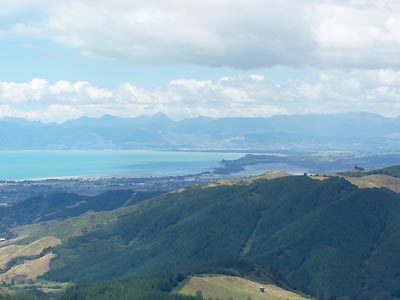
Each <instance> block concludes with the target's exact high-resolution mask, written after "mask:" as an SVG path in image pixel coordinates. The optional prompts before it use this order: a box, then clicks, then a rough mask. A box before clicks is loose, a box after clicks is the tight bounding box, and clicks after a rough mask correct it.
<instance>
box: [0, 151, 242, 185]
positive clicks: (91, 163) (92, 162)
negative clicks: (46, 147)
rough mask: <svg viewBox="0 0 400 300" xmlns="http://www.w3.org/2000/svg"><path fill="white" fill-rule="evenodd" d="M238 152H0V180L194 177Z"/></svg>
mask: <svg viewBox="0 0 400 300" xmlns="http://www.w3.org/2000/svg"><path fill="white" fill-rule="evenodd" d="M241 156H243V154H240V153H218V152H169V151H168V152H167V151H165V152H164V151H0V179H1V180H21V179H40V178H55V177H69V176H107V177H108V176H132V177H140V176H146V177H148V176H167V175H185V174H194V173H199V172H202V171H206V170H210V169H212V168H213V167H216V166H218V163H219V162H220V161H221V159H237V158H239V157H241Z"/></svg>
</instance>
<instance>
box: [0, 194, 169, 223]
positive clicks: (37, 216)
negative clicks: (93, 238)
mask: <svg viewBox="0 0 400 300" xmlns="http://www.w3.org/2000/svg"><path fill="white" fill-rule="evenodd" d="M161 193H162V192H136V193H135V192H133V191H131V190H116V191H109V192H106V193H102V194H100V195H97V196H83V195H78V194H74V193H53V194H43V195H40V196H35V197H31V198H28V199H26V200H24V201H21V202H18V203H16V204H14V205H11V206H8V207H0V229H1V230H6V229H7V228H9V227H12V226H20V225H26V224H31V223H38V222H43V221H51V220H64V219H67V218H70V217H74V216H79V215H82V214H84V213H86V212H88V211H91V212H93V211H94V212H97V211H110V210H114V209H117V208H119V207H122V206H124V205H134V204H136V203H139V202H141V201H143V200H146V199H148V198H151V197H154V196H156V195H159V194H161Z"/></svg>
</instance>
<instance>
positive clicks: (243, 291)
mask: <svg viewBox="0 0 400 300" xmlns="http://www.w3.org/2000/svg"><path fill="white" fill-rule="evenodd" d="M176 290H177V292H179V294H182V295H193V296H195V295H196V293H197V294H198V291H200V292H201V294H202V296H203V297H204V298H205V299H209V298H210V297H211V298H213V299H237V300H240V299H243V300H245V299H249V298H250V299H253V300H283V299H285V300H286V299H289V300H290V299H301V300H305V299H307V298H305V297H303V296H301V295H299V294H296V293H293V292H289V291H286V290H284V289H282V288H280V287H277V286H275V285H272V284H263V283H259V282H254V281H251V280H248V279H244V278H240V277H236V276H224V275H202V276H193V277H191V278H189V279H188V280H187V281H186V282H184V283H183V284H182V285H181V286H179V287H178V288H177V289H176Z"/></svg>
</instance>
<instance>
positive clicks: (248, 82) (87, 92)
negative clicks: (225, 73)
mask: <svg viewBox="0 0 400 300" xmlns="http://www.w3.org/2000/svg"><path fill="white" fill-rule="evenodd" d="M351 111H367V112H375V113H380V114H382V115H385V116H390V117H394V116H397V115H400V72H395V71H392V70H378V71H367V72H366V71H353V72H339V71H330V72H325V73H322V74H321V76H320V78H319V79H318V80H315V81H305V80H293V81H288V82H287V83H285V84H275V83H272V82H270V81H269V80H268V79H265V78H264V77H262V76H260V75H256V74H254V75H247V76H238V77H224V78H220V79H219V80H217V81H210V80H204V81H201V80H194V79H179V80H173V81H171V82H169V83H168V84H167V85H165V86H161V87H158V88H154V89H143V88H140V87H138V86H135V85H133V84H131V83H124V84H122V85H120V86H117V87H115V88H102V87H97V86H93V85H91V84H90V83H88V82H85V81H82V82H69V81H58V82H54V83H49V82H48V81H46V80H44V79H38V78H35V79H33V80H31V81H30V82H23V83H16V82H5V81H3V82H0V117H4V116H14V117H23V118H26V119H30V120H40V121H43V122H52V121H55V122H62V121H65V120H68V119H71V118H77V117H80V116H84V115H86V116H92V117H100V116H102V115H104V114H112V115H116V116H121V117H134V116H138V115H143V114H154V113H156V112H163V113H165V114H167V115H168V116H170V117H172V118H174V119H182V118H187V117H196V116H209V117H266V116H271V115H276V114H308V113H327V112H328V113H340V112H351Z"/></svg>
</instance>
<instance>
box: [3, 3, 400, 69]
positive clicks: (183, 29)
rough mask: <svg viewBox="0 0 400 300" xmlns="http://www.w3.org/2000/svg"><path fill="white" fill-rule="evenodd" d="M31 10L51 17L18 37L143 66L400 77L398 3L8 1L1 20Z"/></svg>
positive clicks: (18, 25)
mask: <svg viewBox="0 0 400 300" xmlns="http://www.w3.org/2000/svg"><path fill="white" fill-rule="evenodd" d="M27 7H28V8H32V7H36V8H37V9H42V10H43V11H45V13H42V14H40V16H41V17H40V18H36V19H35V20H30V21H26V22H24V20H17V21H16V22H15V24H14V25H11V26H10V27H9V28H8V31H9V34H10V35H13V36H15V35H20V36H38V35H40V34H42V35H43V36H44V37H49V38H51V39H54V40H55V41H57V42H59V43H63V44H66V45H69V46H71V47H74V48H77V49H78V50H79V51H81V52H82V53H83V54H85V55H92V56H99V57H105V58H111V59H117V60H122V61H129V62H131V63H135V64H171V63H172V64H173V63H189V64H197V65H207V66H230V67H235V68H242V69H243V68H244V69H246V68H260V67H269V66H276V65H286V66H291V67H293V66H294V67H304V66H311V67H315V68H346V69H351V68H363V69H381V68H396V69H397V68H399V67H400V57H399V56H398V53H399V52H400V2H399V1H397V0H380V1H375V0H296V1H292V0H268V1H266V0H218V1H215V0H192V1H177V0H135V1H130V0H114V1H109V0H97V1H94V0H68V1H49V0H14V1H9V0H5V1H2V2H1V4H0V11H7V10H11V11H18V10H21V11H23V10H24V9H25V10H26V9H27ZM5 30H6V29H5V28H1V29H0V32H1V35H4V34H5Z"/></svg>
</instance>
